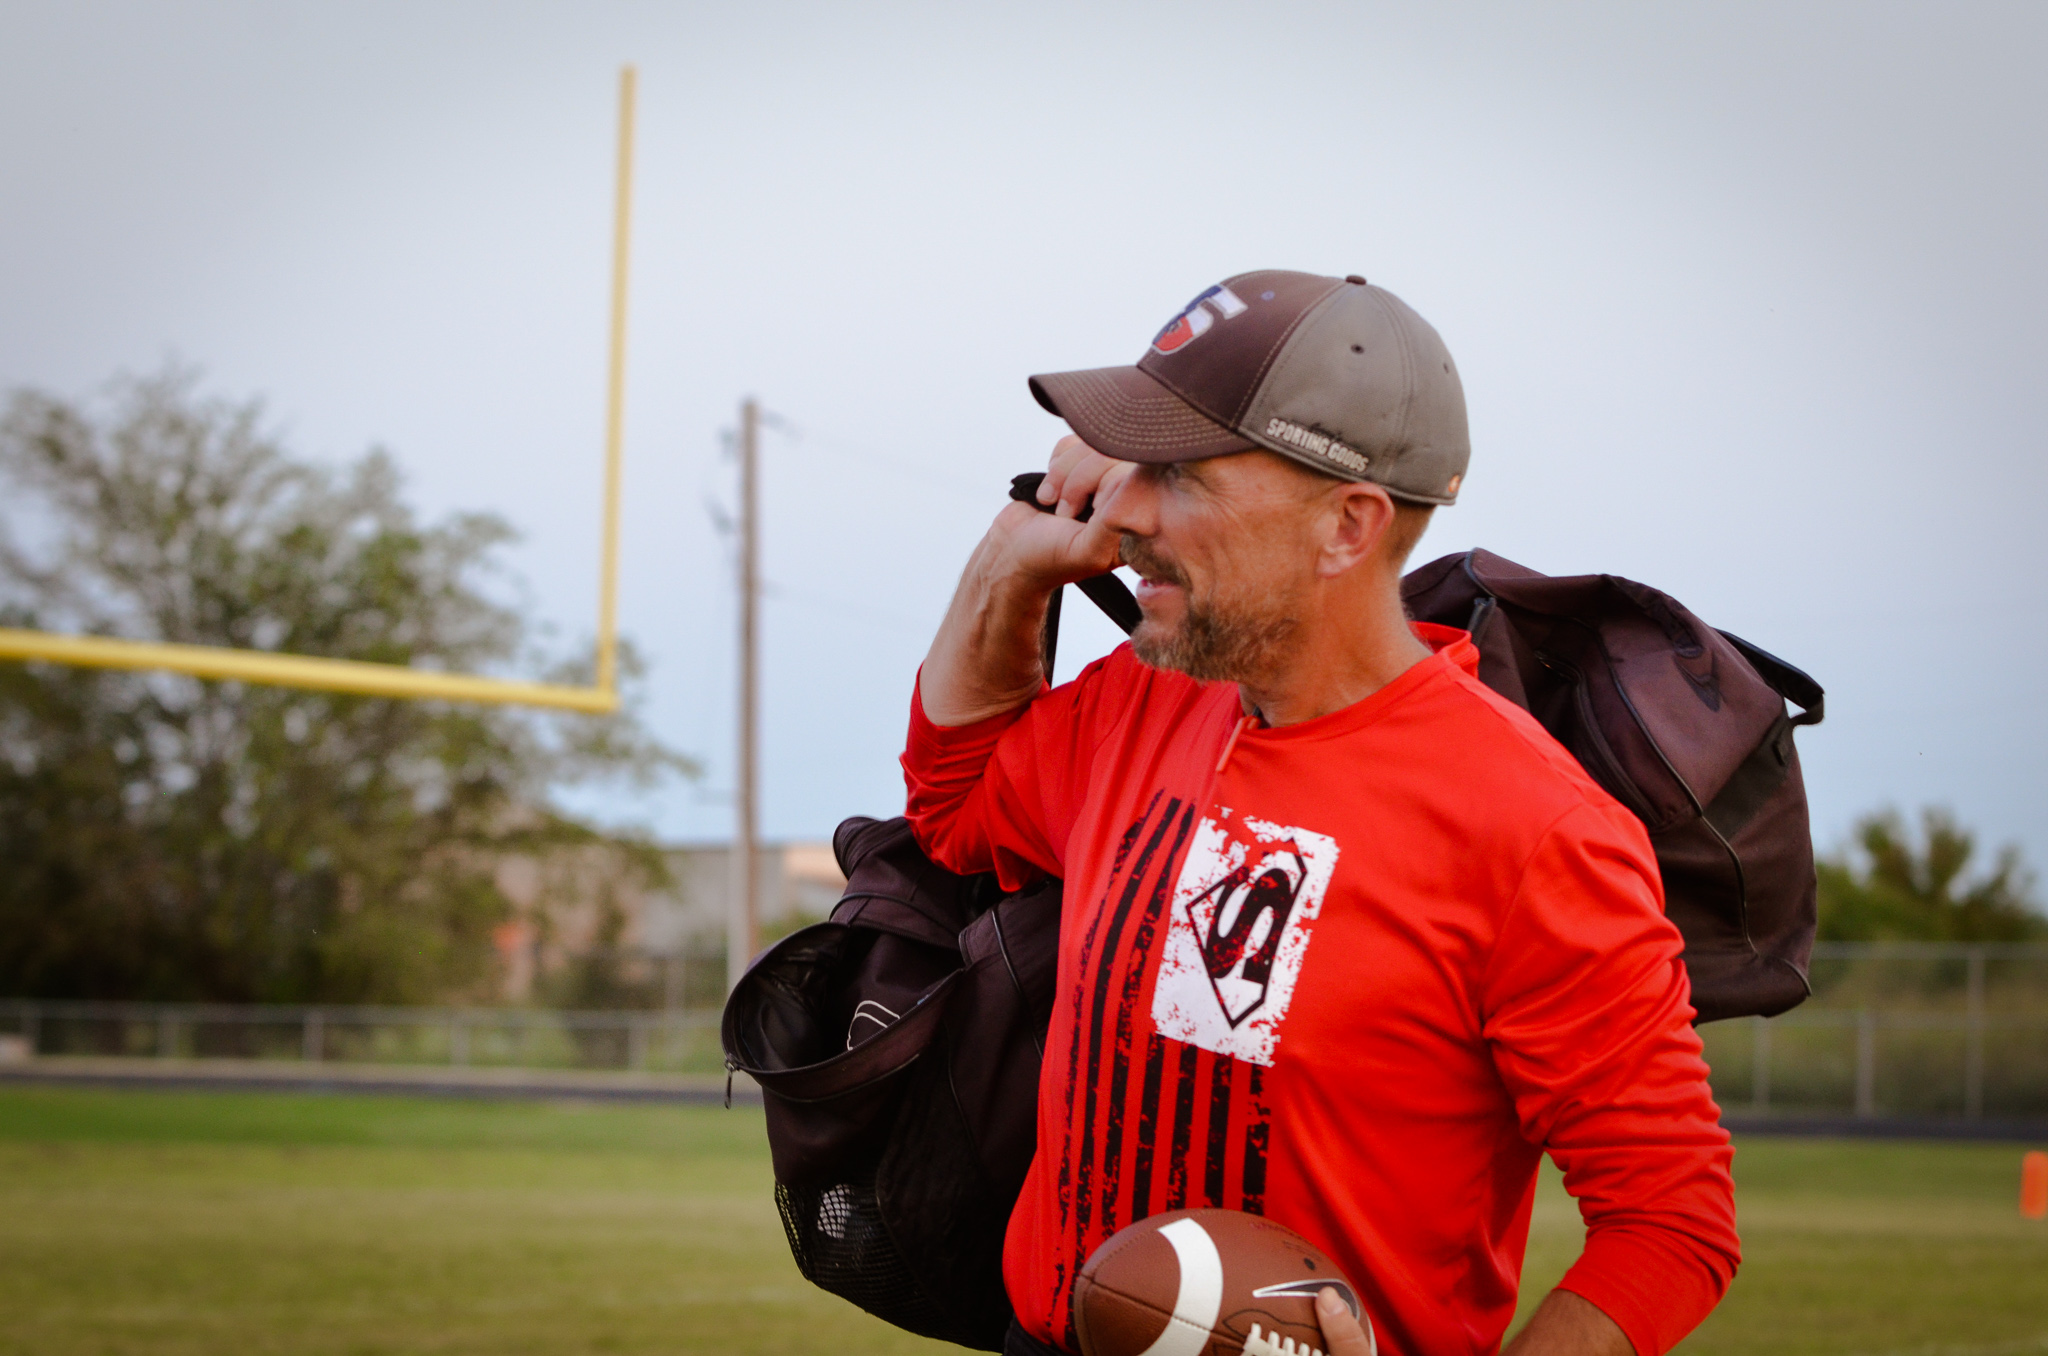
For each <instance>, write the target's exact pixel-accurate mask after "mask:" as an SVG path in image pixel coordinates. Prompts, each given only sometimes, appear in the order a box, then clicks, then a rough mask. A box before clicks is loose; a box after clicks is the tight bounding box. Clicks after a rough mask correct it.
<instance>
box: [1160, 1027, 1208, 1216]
mask: <svg viewBox="0 0 2048 1356" xmlns="http://www.w3.org/2000/svg"><path fill="white" fill-rule="evenodd" d="M1201 1053H1202V1052H1201V1051H1199V1050H1197V1049H1195V1047H1194V1046H1192V1045H1183V1046H1182V1047H1181V1048H1180V1061H1179V1068H1178V1070H1177V1073H1178V1077H1176V1078H1175V1079H1174V1084H1173V1144H1172V1146H1171V1147H1170V1148H1169V1149H1168V1150H1167V1158H1166V1208H1167V1209H1168V1210H1179V1209H1181V1208H1182V1207H1183V1206H1185V1205H1186V1204H1187V1203H1188V1149H1189V1146H1190V1144H1191V1143H1192V1141H1193V1137H1194V1123H1195V1071H1196V1069H1197V1068H1199V1067H1200V1057H1201Z"/></svg>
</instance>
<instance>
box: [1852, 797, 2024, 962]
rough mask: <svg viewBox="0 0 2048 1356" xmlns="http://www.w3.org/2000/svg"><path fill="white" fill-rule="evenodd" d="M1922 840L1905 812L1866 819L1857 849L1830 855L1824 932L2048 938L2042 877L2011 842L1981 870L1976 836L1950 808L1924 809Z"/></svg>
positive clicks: (1869, 936)
mask: <svg viewBox="0 0 2048 1356" xmlns="http://www.w3.org/2000/svg"><path fill="white" fill-rule="evenodd" d="M1920 820H1921V835H1920V837H1921V841H1920V842H1919V843H1918V844H1915V843H1914V842H1913V837H1912V834H1911V832H1910V831H1909V830H1908V829H1907V828H1906V825H1905V822H1904V821H1903V820H1902V819H1901V818H1900V817H1899V815H1898V814H1897V812H1895V811H1889V810H1888V811H1885V812H1883V813H1881V814H1874V815H1868V816H1866V817H1864V818H1863V819H1862V820H1860V821H1858V823H1857V825H1856V831H1855V848H1854V849H1852V850H1849V851H1844V852H1840V853H1837V854H1835V855H1834V856H1833V857H1831V858H1823V859H1822V860H1821V862H1820V863H1819V867H1818V870H1819V873H1820V935H1821V938H1822V939H1823V940H1825V941H1831V942H1869V941H1930V942H2016V941H2026V940H2029V939H2032V938H2037V937H2043V936H2048V918H2044V917H2043V916H2042V914H2041V912H2040V908H2039V906H2038V905H2037V904H2036V903H2035V902H2034V900H2033V897H2032V893H2031V892H2032V887H2033V875H2032V873H2030V872H2029V871H2028V870H2027V869H2026V866H2025V864H2024V863H2023V862H2022V861H2021V860H2020V855H2019V850H2018V849H2017V848H2012V847H2008V848H2006V849H2004V850H2003V851H2002V852H2000V853H1999V854H1998V860H1997V863H1996V864H1995V865H1994V866H1993V867H1992V869H1991V871H1990V873H1989V874H1975V873H1972V872H1971V870H1970V859H1971V857H1972V856H1974V855H1975V853H1976V847H1977V842H1976V838H1975V836H1974V835H1973V834H1971V833H1970V832H1969V831H1968V830H1966V829H1963V828H1961V827H1959V826H1958V825H1957V824H1956V822H1955V818H1954V817H1953V816H1952V815H1950V814H1949V813H1948V812H1947V811H1946V810H1938V809H1929V810H1924V811H1922V812H1921V817H1920Z"/></svg>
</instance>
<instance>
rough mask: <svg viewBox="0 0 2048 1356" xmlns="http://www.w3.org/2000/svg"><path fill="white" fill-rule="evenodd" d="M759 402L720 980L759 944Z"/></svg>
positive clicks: (744, 419) (744, 522)
mask: <svg viewBox="0 0 2048 1356" xmlns="http://www.w3.org/2000/svg"><path fill="white" fill-rule="evenodd" d="M760 453H761V407H760V406H759V405H758V404H757V403H756V402H755V401H754V398H753V397H752V396H749V397H747V399H746V400H744V401H742V402H741V403H740V721H739V724H740V729H739V762H740V775H739V785H738V787H737V788H736V792H737V795H736V799H735V801H734V811H735V813H734V819H735V821H736V822H735V824H734V830H735V832H734V842H733V848H732V850H733V853H734V855H735V861H734V863H733V864H734V867H735V870H734V872H733V876H732V879H733V885H734V888H733V893H732V905H731V908H730V909H729V910H728V913H727V918H726V925H725V985H726V988H727V990H728V991H729V990H730V989H731V988H732V987H733V986H734V985H736V984H738V983H739V982H740V975H741V974H742V973H743V972H744V971H745V970H746V968H747V962H749V961H751V960H752V959H753V958H754V953H755V952H757V951H759V950H760V949H761V923H760V919H761V910H760V876H761V846H760V841H759V840H760V829H761V826H760V822H759V819H758V815H759V811H760V804H759V802H760V784H759V781H758V773H759V755H760V749H759V730H758V725H759V717H760V686H761V684H760V676H761V675H760V653H759V651H760V600H761V518H760V460H761V458H760Z"/></svg>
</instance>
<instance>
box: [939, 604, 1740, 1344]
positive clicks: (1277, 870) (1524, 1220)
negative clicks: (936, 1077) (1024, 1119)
mask: <svg viewBox="0 0 2048 1356" xmlns="http://www.w3.org/2000/svg"><path fill="white" fill-rule="evenodd" d="M1416 629H1417V634H1418V635H1420V636H1422V638H1423V639H1424V640H1425V641H1427V642H1428V643H1429V644H1430V645H1431V646H1432V648H1433V651H1434V653H1433V654H1432V657H1431V658H1429V659H1427V660H1424V661H1423V662H1421V663H1419V664H1417V665H1415V666H1414V667H1413V668H1411V669H1410V670H1408V672H1406V673H1405V674H1403V675H1402V676H1401V677H1399V678H1398V679H1396V680H1395V681H1394V682H1393V683H1391V684H1389V685H1388V686H1386V687H1384V688H1382V689H1381V690H1379V691H1378V692H1376V693H1374V694H1373V695H1372V696H1370V697H1368V698H1366V699H1365V700H1364V701H1361V702H1359V703H1357V704H1356V705H1353V706H1350V707H1347V708H1346V709H1344V710H1342V711H1338V712H1335V713H1333V714H1331V715H1327V716H1323V717H1321V718H1319V719H1316V720H1311V721H1306V722H1303V723H1301V724H1298V725H1290V726H1285V727H1282V728H1279V729H1266V728H1256V727H1252V726H1249V725H1247V726H1245V727H1244V728H1242V729H1241V730H1240V729H1239V726H1240V723H1241V721H1240V710H1239V704H1238V698H1237V692H1236V689H1235V688H1234V687H1233V686H1231V685H1229V684H1216V683H1197V682H1195V681H1193V680H1192V679H1189V678H1186V677H1184V676H1182V675H1179V674H1175V673H1166V672H1160V671H1157V670H1154V669H1151V668H1148V667H1146V666H1145V665H1143V664H1141V663H1140V662H1139V661H1138V660H1137V659H1136V658H1135V657H1134V656H1133V655H1132V654H1131V652H1130V650H1129V648H1128V647H1124V648H1121V649H1119V650H1117V651H1116V652H1115V653H1114V654H1112V655H1111V656H1110V657H1109V658H1107V659H1105V660H1102V661H1100V662H1098V663H1096V664H1094V665H1092V666H1090V667H1089V668H1088V669H1087V670H1086V671H1085V672H1084V673H1083V674H1082V675H1081V676H1080V678H1079V679H1078V680H1076V681H1075V682H1072V683H1069V684H1067V685H1065V686H1063V687H1059V688H1055V689H1053V690H1051V691H1049V692H1045V693H1042V694H1041V695H1040V696H1039V697H1038V698H1037V700H1035V701H1033V702H1032V703H1030V704H1029V705H1028V706H1027V707H1025V708H1023V709H1022V710H1020V711H1018V712H1013V713H1011V714H1009V715H1005V716H1001V717H997V718H995V719H992V720H989V721H984V722H982V723H980V724H976V725H969V726H964V727H959V728H954V729H942V728H940V727H938V726H935V725H933V724H932V723H931V722H930V721H929V720H928V719H927V718H926V717H925V715H924V712H923V707H922V704H921V703H920V702H919V701H917V700H913V702H912V712H911V726H910V738H909V747H908V750H907V751H906V752H905V754H904V757H903V766H904V771H905V774H906V777H907V780H908V783H909V815H910V819H911V822H912V824H913V825H914V826H915V828H916V832H917V836H918V840H919V842H920V843H921V844H922V845H923V846H924V848H925V849H926V851H928V852H929V853H930V854H931V856H932V857H933V858H934V859H935V860H936V861H938V862H940V863H942V864H943V865H945V866H948V867H950V868H952V869H953V870H956V871H961V872H973V871H987V870H994V871H996V872H997V873H999V875H1000V876H1001V877H1002V879H1003V882H1004V884H1005V885H1006V886H1008V887H1010V888H1015V887H1017V886H1020V885H1022V884H1024V883H1025V882H1026V881H1028V880H1029V879H1031V878H1033V877H1036V876H1037V875H1039V874H1040V873H1050V874H1053V875H1057V876H1059V877H1061V878H1062V879H1063V880H1064V881H1065V882H1066V893H1065V903H1064V912H1063V916H1062V919H1061V924H1060V961H1059V979H1058V986H1059V987H1058V992H1057V998H1056V1002H1055V1006H1054V1011H1053V1017H1052V1027H1051V1033H1050V1036H1049V1038H1048V1040H1047V1042H1046V1052H1045V1066H1044V1071H1043V1075H1042V1077H1041V1080H1040V1084H1039V1111H1038V1153H1037V1157H1036V1158H1035V1160H1034V1161H1033V1163H1032V1166H1031V1171H1030V1174H1029V1176H1028V1178H1027V1180H1026V1182H1025V1186H1024V1190H1023V1195H1022V1197H1021V1198H1020V1199H1019V1201H1018V1203H1017V1207H1016V1210H1015V1213H1014V1214H1013V1215H1012V1217H1011V1220H1010V1228H1009V1234H1008V1238H1007V1240H1006V1245H1005V1251H1004V1272H1005V1279H1006V1282H1007V1285H1008V1289H1009V1292H1010V1296H1011V1300H1012V1302H1013V1303H1014V1304H1015V1306H1016V1309H1017V1315H1018V1319H1019V1321H1020V1322H1021V1323H1022V1324H1023V1325H1024V1327H1025V1328H1026V1329H1027V1330H1029V1331H1030V1332H1032V1333H1033V1334H1035V1335H1036V1336H1037V1337H1038V1338H1039V1339H1041V1340H1043V1341H1047V1342H1051V1343H1054V1344H1056V1345H1060V1346H1064V1347H1067V1348H1069V1349H1077V1347H1076V1344H1075V1341H1074V1337H1073V1333H1072V1329H1071V1327H1070V1319H1069V1305H1070V1300H1071V1294H1072V1289H1071V1287H1072V1284H1073V1279H1074V1274H1075V1272H1076V1271H1077V1270H1078V1269H1079V1267H1080V1265H1081V1263H1082V1262H1083V1261H1085V1260H1086V1258H1087V1257H1088V1255H1089V1254H1090V1253H1091V1252H1092V1251H1093V1250H1094V1249H1095V1247H1096V1246H1097V1245H1098V1244H1099V1243H1101V1242H1102V1241H1103V1240H1104V1239H1106V1238H1108V1237H1109V1236H1110V1235H1111V1234H1113V1233H1115V1232H1116V1231H1117V1230H1118V1229H1119V1228H1121V1227H1123V1226H1124V1225H1126V1224H1129V1223H1130V1222H1131V1221H1133V1220H1135V1219H1141V1218H1143V1217H1145V1216H1146V1215H1149V1214H1152V1213H1155V1212H1157V1211H1161V1210H1168V1209H1174V1208H1178V1207H1180V1206H1183V1205H1186V1206H1197V1205H1210V1206H1222V1207H1225V1208H1229V1209H1238V1210H1248V1211H1252V1212H1255V1213H1262V1214H1265V1215H1269V1216H1271V1217H1273V1218H1274V1219H1277V1220H1279V1221H1281V1222H1282V1223H1285V1224H1287V1225H1288V1226H1290V1227H1292V1228H1294V1229H1296V1230H1298V1231H1299V1232H1301V1233H1303V1234H1305V1235H1306V1236H1307V1237H1309V1238H1311V1239H1313V1240H1315V1241H1317V1242H1318V1243H1320V1244H1321V1245H1322V1246H1323V1247H1325V1248H1326V1249H1328V1250H1329V1251H1330V1253H1331V1254H1332V1255H1333V1256H1334V1257H1335V1258H1337V1259H1338V1260H1339V1261H1340V1262H1341V1263H1342V1264H1343V1267H1344V1270H1345V1272H1346V1274H1347V1275H1349V1276H1350V1277H1351V1279H1352V1280H1353V1282H1354V1283H1356V1284H1357V1285H1358V1286H1359V1288H1360V1292H1361V1298H1362V1300H1363V1301H1364V1303H1365V1305H1366V1308H1367V1311H1368V1313H1369V1315H1370V1317H1371V1319H1372V1321H1373V1324H1374V1327H1375V1329H1376V1331H1377V1336H1378V1341H1379V1346H1380V1350H1381V1351H1382V1352H1385V1353H1389V1354H1390V1356H1443V1354H1444V1353H1450V1352H1492V1351H1495V1350H1497V1349H1498V1347H1499V1344H1500V1340H1501V1337H1502V1334H1503V1333H1504V1332H1505V1330H1506V1328H1507V1325H1508V1322H1509V1320H1510V1319H1511V1318H1512V1317H1513V1315H1514V1310H1515V1295H1516V1286H1517V1284H1518V1281H1519V1278H1520V1273H1521V1263H1522V1253H1523V1249H1524V1246H1525V1244H1526V1242H1527V1238H1528V1229H1529V1212H1530V1205H1531V1202H1532V1199H1533V1197H1534V1192H1535V1183H1536V1167H1537V1164H1538V1161H1539V1159H1540V1157H1541V1155H1542V1153H1544V1152H1546V1151H1547V1152H1548V1153H1549V1154H1550V1155H1551V1157H1552V1158H1554V1159H1555V1160H1556V1161H1557V1163H1558V1164H1559V1166H1560V1167H1561V1168H1562V1169H1563V1171H1564V1174H1565V1185H1566V1187H1567V1188H1568V1189H1569V1190H1570V1191H1571V1193H1572V1194H1573V1195H1574V1196H1575V1197H1577V1199H1578V1202H1579V1205H1580V1209H1581V1212H1582V1214H1583V1215H1584V1217H1585V1221H1586V1225H1587V1238H1586V1248H1585V1252H1584V1254H1583V1256H1582V1257H1581V1258H1580V1259H1579V1261H1578V1263H1577V1264H1576V1265H1575V1266H1574V1267H1573V1268H1572V1270H1571V1272H1570V1274H1569V1275H1568V1276H1567V1277H1566V1278H1565V1281H1564V1286H1565V1288H1566V1289H1569V1290H1572V1291H1574V1292H1576V1293H1577V1294H1579V1295H1581V1296H1583V1297H1584V1298H1585V1299H1587V1300H1589V1301H1591V1302H1592V1303H1593V1304H1595V1305H1597V1306H1598V1307H1599V1308H1600V1309H1601V1310H1602V1311H1603V1312H1605V1313H1606V1314H1608V1315H1609V1316H1610V1317H1611V1318H1613V1319H1614V1321H1615V1322H1616V1323H1617V1324H1619V1325H1620V1326H1621V1328H1622V1330H1623V1331H1624V1332H1626V1333H1627V1334H1628V1338H1629V1340H1630V1342H1631V1343H1633V1344H1634V1346H1635V1349H1636V1350H1637V1351H1638V1352H1639V1353H1653V1352H1662V1351H1664V1350H1666V1349H1667V1348H1669V1347H1670V1346H1672V1345H1673V1344H1674V1343H1676V1342H1677V1341H1678V1340H1679V1339H1680V1338H1681V1337H1683V1336H1684V1335H1685V1334H1686V1333H1687V1332H1688V1331H1690V1330H1691V1329H1692V1328H1693V1326H1694V1325H1695V1324H1697V1323H1698V1322H1699V1320H1700V1319H1701V1318H1702V1317H1704V1316H1705V1314H1706V1313H1707V1312H1708V1310H1710V1309H1711V1308H1712V1307H1713V1305H1714V1304H1715V1302H1716V1301H1717V1300H1718V1299H1719V1298H1720V1296H1721V1294H1722V1292H1723V1291H1724V1290H1725V1289H1726V1287H1727V1284H1728V1281H1729V1280H1730V1278H1731V1277H1732V1276H1733V1275H1734V1272H1735V1267H1736V1264H1737V1261H1738V1260H1739V1253H1738V1244H1737V1240H1736V1235H1735V1221H1734V1189H1733V1183H1732V1181H1731V1179H1730V1176H1729V1163H1730V1159H1731V1156H1732V1150H1731V1149H1730V1147H1729V1145H1728V1137H1727V1135H1726V1134H1725V1132H1723V1131H1722V1130H1721V1128H1720V1125H1719V1112H1718V1110H1717V1108H1716V1107H1715V1106H1714V1104H1713V1101H1712V1099H1711V1097H1710V1095H1709V1092H1708V1089H1707V1082H1706V1075H1707V1069H1706V1065H1705V1064H1704V1062H1703V1061H1702V1060H1701V1058H1700V1041H1699V1037H1698V1036H1697V1034H1695V1032H1694V1031H1693V1029H1692V1027H1691V1025H1690V1021H1691V1018H1692V1015H1693V1011H1692V1007H1691V1004H1690V1002H1689V997H1688V988H1687V984H1686V977H1685V971H1684V968H1683V966H1682V965H1681V964H1680V963H1679V959H1678V954H1679V947H1680V943H1679V936H1678V932H1677V930H1676V929H1675V928H1674V927H1673V926H1672V925H1671V924H1670V923H1669V922H1668V921H1667V920H1666V919H1665V918H1664V916H1663V908H1662V903H1663V900H1662V890H1661V886H1660V884H1659V879H1658V873H1657V864H1656V860H1655V857H1654V856H1653V855H1652V853H1651V850H1650V845H1649V841H1648V839H1647V838H1646V836H1645V835H1644V832H1643V829H1642V826H1641V824H1640V823H1639V822H1638V821H1637V820H1636V819H1635V818H1634V817H1633V816H1631V815H1630V814H1629V813H1628V812H1627V811H1626V810H1625V809H1623V808H1622V807H1621V806H1620V805H1618V804H1617V803H1616V802H1615V801H1614V800H1613V799H1612V798H1611V797H1609V796H1608V795H1607V794H1606V793H1605V792H1603V791H1602V790H1600V788H1599V787H1598V786H1596V785H1595V784H1594V783H1593V782H1592V781H1591V780H1590V779H1589V778H1588V777H1587V776H1586V775H1585V773H1584V772H1583V771H1581V770H1580V768H1579V766H1578V764H1577V763H1576V762H1575V761H1574V760H1573V759H1572V757H1571V755H1570V754H1568V753H1567V752H1565V750H1564V749H1563V748H1562V747H1560V746H1559V745H1558V744H1557V743H1556V742H1555V741H1554V740H1552V739H1551V738H1550V736H1549V735H1548V734H1546V733H1545V732H1544V731H1543V729H1542V728H1541V727H1540V726H1538V725H1537V724H1536V722H1535V721H1534V720H1533V719H1531V718H1530V717H1529V715H1528V714H1527V713H1526V712H1524V711H1522V710H1520V709H1519V708H1517V707H1515V706H1514V705H1512V704H1511V703H1509V702H1506V701H1504V700H1502V699H1501V698H1500V697H1498V696H1496V695H1495V694H1494V693H1493V692H1491V691H1489V690H1488V689H1487V688H1486V687H1484V686H1483V685H1482V684H1480V683H1479V681H1478V680H1477V678H1476V677H1475V676H1474V672H1475V668H1476V664H1477V653H1476V651H1474V649H1473V648H1472V646H1471V644H1470V642H1469V641H1468V640H1467V639H1466V638H1465V636H1464V634H1463V633H1462V632H1457V631H1450V630H1447V629H1443V628H1436V627H1423V626H1419V627H1417V628H1416ZM1234 731H1235V732H1236V734H1237V737H1236V742H1235V744H1234V745H1233V746H1231V748H1230V749H1229V752H1228V755H1227V758H1225V746H1226V744H1227V743H1228V741H1230V740H1231V738H1232V735H1233V732H1234ZM1219 760H1222V766H1221V768H1220V770H1219V766H1218V764H1219Z"/></svg>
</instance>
